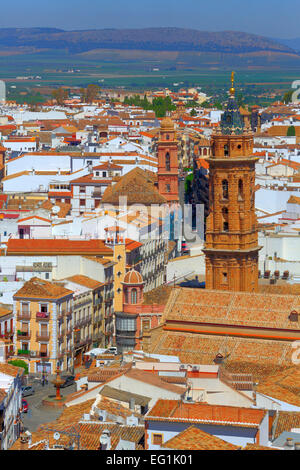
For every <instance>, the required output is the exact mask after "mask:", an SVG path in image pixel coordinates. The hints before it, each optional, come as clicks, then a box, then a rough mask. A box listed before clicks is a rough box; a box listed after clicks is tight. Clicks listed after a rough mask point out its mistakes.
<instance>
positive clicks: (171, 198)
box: [157, 117, 179, 204]
mask: <svg viewBox="0 0 300 470" xmlns="http://www.w3.org/2000/svg"><path fill="white" fill-rule="evenodd" d="M177 152H178V143H177V140H176V136H175V129H174V123H173V121H172V119H171V118H169V117H166V118H164V119H163V120H162V122H161V128H160V134H159V141H158V143H157V154H158V171H157V177H158V192H159V194H161V195H162V196H164V197H165V198H166V200H167V202H168V203H169V204H172V203H177V202H178V201H179V191H178V154H177Z"/></svg>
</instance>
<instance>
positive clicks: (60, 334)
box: [58, 330, 66, 341]
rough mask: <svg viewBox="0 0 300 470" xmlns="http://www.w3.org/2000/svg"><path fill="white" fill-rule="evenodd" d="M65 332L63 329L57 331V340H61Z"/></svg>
mask: <svg viewBox="0 0 300 470" xmlns="http://www.w3.org/2000/svg"><path fill="white" fill-rule="evenodd" d="M65 334H66V331H65V330H61V332H60V333H58V340H59V341H62V340H63V339H64V337H65Z"/></svg>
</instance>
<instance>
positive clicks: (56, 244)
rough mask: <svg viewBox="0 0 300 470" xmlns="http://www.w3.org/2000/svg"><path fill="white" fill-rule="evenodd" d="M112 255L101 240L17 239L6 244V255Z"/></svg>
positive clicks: (110, 250) (12, 239) (11, 239)
mask: <svg viewBox="0 0 300 470" xmlns="http://www.w3.org/2000/svg"><path fill="white" fill-rule="evenodd" d="M19 253H25V254H28V255H29V254H43V253H55V254H61V255H63V254H95V255H100V254H105V255H108V254H112V249H111V248H108V247H107V246H106V245H105V243H104V241H103V240H97V239H95V240H93V239H92V240H70V239H38V238H32V239H18V238H10V239H9V240H8V242H7V254H8V255H12V254H19Z"/></svg>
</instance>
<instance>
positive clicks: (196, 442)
mask: <svg viewBox="0 0 300 470" xmlns="http://www.w3.org/2000/svg"><path fill="white" fill-rule="evenodd" d="M162 447H166V448H167V449H175V450H177V449H178V450H237V449H239V447H237V446H235V445H233V444H230V443H229V442H225V441H223V440H222V439H219V438H218V437H216V436H212V435H211V434H208V433H206V432H204V431H202V430H201V429H198V428H197V427H195V426H190V427H188V428H187V429H185V430H184V431H182V432H181V433H179V434H177V436H175V437H173V438H172V439H170V440H169V441H167V442H165V443H164V444H162Z"/></svg>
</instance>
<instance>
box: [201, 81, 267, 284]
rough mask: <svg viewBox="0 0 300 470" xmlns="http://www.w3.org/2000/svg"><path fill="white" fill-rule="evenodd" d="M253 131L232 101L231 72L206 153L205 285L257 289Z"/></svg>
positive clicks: (233, 96)
mask: <svg viewBox="0 0 300 470" xmlns="http://www.w3.org/2000/svg"><path fill="white" fill-rule="evenodd" d="M257 160H258V158H257V157H254V156H253V134H252V131H251V129H250V128H249V127H248V126H245V124H244V121H243V118H242V116H241V114H240V112H239V107H238V105H237V103H236V100H235V88H234V73H232V76H231V88H230V90H229V99H228V102H227V104H226V106H225V111H224V113H223V115H222V118H221V122H220V126H219V128H218V129H217V130H216V132H215V133H214V134H213V135H212V156H211V157H209V159H208V161H209V198H210V213H209V215H208V217H207V221H206V244H205V248H204V250H203V251H204V253H205V263H206V288H207V289H220V290H229V291H248V292H255V291H257V289H258V251H259V249H260V247H259V246H258V231H257V220H256V214H255V205H254V194H255V163H256V161H257Z"/></svg>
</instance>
